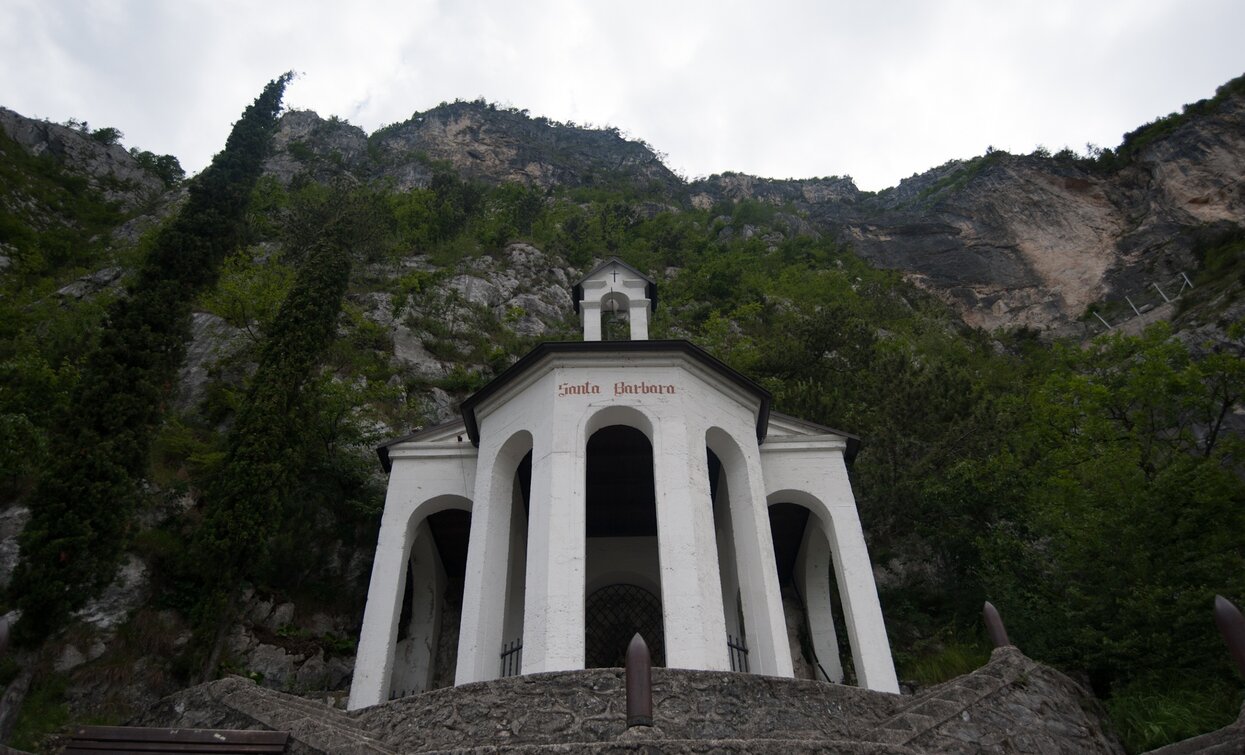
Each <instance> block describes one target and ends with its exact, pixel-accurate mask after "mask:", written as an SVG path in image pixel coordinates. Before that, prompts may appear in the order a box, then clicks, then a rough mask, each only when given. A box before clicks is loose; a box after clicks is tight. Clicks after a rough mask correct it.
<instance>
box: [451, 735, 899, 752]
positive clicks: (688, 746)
mask: <svg viewBox="0 0 1245 755" xmlns="http://www.w3.org/2000/svg"><path fill="white" fill-rule="evenodd" d="M624 736H626V735H624ZM503 751H504V752H506V753H533V754H536V753H542V754H543V753H611V754H612V753H623V752H642V753H661V754H662V755H675V754H676V753H721V752H731V753H760V754H761V755H806V754H807V755H813V753H818V754H822V753H830V754H831V755H835V754H838V753H843V754H844V755H846V754H847V753H851V754H852V755H916V752H917V751H916V750H913V749H911V748H908V747H903V746H900V745H892V744H886V743H882V742H859V741H848V740H839V739H820V740H814V739H660V738H653V739H649V738H640V737H636V738H633V739H624V738H620V739H617V740H614V741H612V742H571V743H563V744H541V745H537V744H531V745H517V746H507V747H504V748H501V747H495V746H489V747H474V748H470V749H465V750H464V749H459V750H437V752H447V753H460V754H461V755H468V754H470V755H477V754H482V753H495V752H503Z"/></svg>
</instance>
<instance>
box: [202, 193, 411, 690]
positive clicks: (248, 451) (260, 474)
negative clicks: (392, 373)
mask: <svg viewBox="0 0 1245 755" xmlns="http://www.w3.org/2000/svg"><path fill="white" fill-rule="evenodd" d="M310 188H311V189H312V190H311V191H308V192H305V193H304V195H303V196H302V197H300V201H299V202H298V203H297V204H296V206H295V208H294V211H293V213H292V216H291V217H290V219H289V222H288V224H287V236H286V247H287V254H288V255H289V256H292V257H294V258H295V260H296V262H297V264H298V273H297V277H296V279H295V281H294V285H293V287H292V288H291V289H290V292H289V294H288V295H287V296H286V298H285V300H284V302H283V303H282V304H281V308H280V310H279V311H278V313H277V316H276V318H275V319H274V320H273V322H272V324H271V326H270V328H269V331H268V335H267V338H266V339H265V340H264V343H263V346H262V349H261V354H260V358H259V366H258V368H257V369H256V372H255V376H254V378H253V379H252V381H251V384H250V386H249V388H248V390H247V394H246V397H245V399H244V400H243V403H242V406H241V408H240V410H239V413H238V417H237V419H236V421H235V423H234V425H233V428H232V429H231V431H230V433H229V438H228V441H227V444H226V456H225V460H224V462H223V464H222V466H221V468H220V469H219V470H218V471H217V473H216V474H215V475H213V477H212V480H211V481H210V483H209V485H208V488H207V491H206V493H205V495H204V497H203V511H204V518H203V522H202V524H201V525H200V527H199V528H198V530H197V532H196V533H195V540H194V543H193V545H192V548H191V571H192V572H193V573H194V574H196V575H200V578H201V579H202V584H201V585H200V587H199V594H200V595H201V600H200V602H199V605H198V606H197V608H196V610H195V616H194V619H195V625H196V630H197V631H196V641H195V642H194V644H193V647H192V648H191V652H192V653H199V654H205V655H206V663H205V671H206V672H207V673H209V674H210V672H211V670H212V668H213V667H214V666H215V658H216V648H217V646H218V645H219V642H220V637H221V635H220V632H221V630H223V629H225V628H227V627H228V626H229V624H230V621H231V620H232V618H233V608H234V599H235V596H236V593H237V588H238V586H239V584H240V582H241V581H242V579H244V578H248V577H253V576H254V575H255V570H256V569H257V568H260V565H262V564H263V563H264V562H265V558H266V555H267V554H268V552H269V546H270V543H271V540H272V538H273V536H274V535H275V534H276V533H277V532H279V531H280V530H281V528H282V527H283V525H284V523H285V522H287V521H290V520H293V519H295V518H296V516H299V515H300V514H301V513H302V512H299V513H295V512H291V511H287V509H288V507H289V505H290V501H289V495H290V492H291V490H292V489H293V488H294V486H295V484H296V482H297V480H298V479H299V477H300V474H301V470H303V469H304V468H305V466H306V464H305V462H304V459H306V458H307V457H308V454H307V453H306V448H305V447H306V444H307V438H309V437H311V436H312V435H313V433H311V432H310V430H311V427H310V425H309V422H310V417H309V415H310V414H311V411H310V409H311V408H312V406H313V404H314V402H312V401H311V400H310V397H309V395H308V394H309V392H310V390H309V384H310V383H311V381H312V378H313V377H314V376H315V369H316V367H317V365H318V364H319V363H320V360H321V358H322V357H323V355H324V352H325V350H326V349H327V348H328V346H329V344H330V343H331V342H332V341H333V338H334V337H335V336H336V333H337V319H338V313H339V312H340V310H341V303H342V297H343V296H344V295H345V292H346V286H347V283H348V282H349V279H350V270H351V266H352V264H353V260H354V257H355V256H356V254H358V253H359V252H360V251H362V250H365V249H367V248H369V247H372V246H374V245H375V243H376V240H377V238H378V233H379V232H380V231H381V230H382V229H383V225H382V223H380V222H378V219H379V218H381V217H384V216H387V215H388V212H387V208H385V207H384V205H383V203H382V202H381V201H380V200H379V198H377V197H375V196H373V195H372V194H371V193H369V192H366V191H364V190H357V191H347V190H345V189H344V188H342V187H337V188H336V189H335V190H332V191H317V190H315V189H317V188H318V187H310Z"/></svg>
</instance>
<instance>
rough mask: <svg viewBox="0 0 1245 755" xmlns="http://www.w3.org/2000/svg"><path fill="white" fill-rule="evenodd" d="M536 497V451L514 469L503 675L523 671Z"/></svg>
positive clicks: (503, 631)
mask: <svg viewBox="0 0 1245 755" xmlns="http://www.w3.org/2000/svg"><path fill="white" fill-rule="evenodd" d="M531 500H532V452H531V451H528V452H527V454H525V455H524V457H523V460H522V461H520V462H519V465H518V467H517V468H516V469H515V472H514V481H513V484H512V485H511V493H510V507H511V508H510V548H509V551H508V553H509V554H510V557H509V562H508V563H507V566H506V613H505V618H504V620H503V623H502V626H503V629H502V647H501V653H500V661H501V663H500V666H501V667H500V670H499V674H500V676H515V675H517V674H521V673H523V603H524V599H525V597H526V591H525V586H526V583H527V517H528V511H529V508H530V505H531Z"/></svg>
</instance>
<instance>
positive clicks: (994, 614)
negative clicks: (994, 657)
mask: <svg viewBox="0 0 1245 755" xmlns="http://www.w3.org/2000/svg"><path fill="white" fill-rule="evenodd" d="M981 617H982V618H983V619H985V622H986V634H987V635H989V637H990V642H992V643H994V646H995V647H996V648H1002V647H1007V646H1008V645H1011V644H1012V641H1011V640H1009V639H1007V628H1006V627H1004V626H1003V617H1002V616H999V610H998V609H997V608H995V607H994V604H993V603H991V602H990V601H988V600H987V601H986V604H985V605H984V606H982V607H981Z"/></svg>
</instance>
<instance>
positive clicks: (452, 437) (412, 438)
mask: <svg viewBox="0 0 1245 755" xmlns="http://www.w3.org/2000/svg"><path fill="white" fill-rule="evenodd" d="M450 442H468V438H467V426H466V425H465V424H464V422H463V420H462V418H461V417H459V418H455V419H452V420H449V421H448V422H443V423H441V424H439V425H433V426H432V427H425V428H420V429H419V430H416V431H415V432H413V433H411V434H410V435H403V436H402V437H400V438H394V439H393V440H387V441H385V442H384V443H382V444H380V445H379V446H377V447H376V455H377V456H378V457H380V465H381V466H382V467H383V468H384V470H385V471H386V472H388V471H389V467H390V463H389V450H390V449H391V448H394V447H396V446H403V445H408V444H421V443H427V444H433V443H450Z"/></svg>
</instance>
